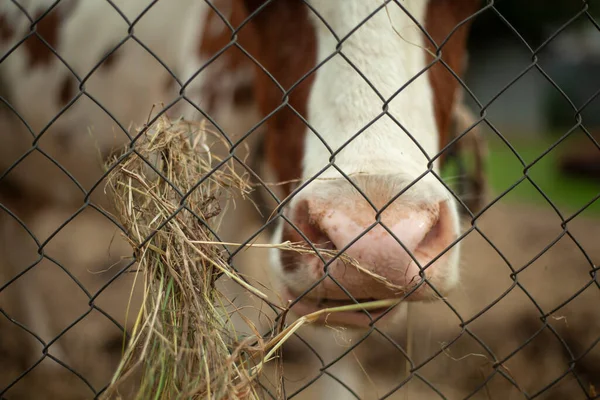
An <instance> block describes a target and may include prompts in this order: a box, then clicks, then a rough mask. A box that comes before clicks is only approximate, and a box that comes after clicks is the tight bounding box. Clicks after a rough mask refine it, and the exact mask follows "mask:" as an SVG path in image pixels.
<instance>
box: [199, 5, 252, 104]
mask: <svg viewBox="0 0 600 400" xmlns="http://www.w3.org/2000/svg"><path fill="white" fill-rule="evenodd" d="M213 4H214V6H215V7H216V8H217V9H218V10H220V11H222V10H224V9H225V5H227V4H229V5H230V6H231V7H232V8H231V14H230V15H229V16H227V15H225V16H226V17H228V22H229V24H231V26H232V27H233V28H234V29H237V28H239V26H240V25H241V24H242V22H243V21H244V19H245V18H246V17H247V13H246V9H245V6H244V4H243V3H242V2H241V1H240V0H232V1H230V2H228V3H224V2H222V1H214V2H213ZM215 26H217V27H219V28H221V29H220V31H219V33H218V34H216V35H215V34H214V32H211V29H214V27H215ZM232 35H233V32H232V31H231V29H230V28H229V27H228V26H227V24H225V22H223V20H222V19H221V17H220V16H219V15H218V14H217V13H216V12H215V11H214V10H211V11H210V12H209V14H208V16H207V19H206V21H205V24H204V31H203V32H202V40H201V43H200V48H199V49H198V52H199V55H200V58H201V59H202V60H206V59H209V58H211V57H213V56H215V55H216V54H217V53H219V52H220V51H222V50H223V49H224V48H226V47H227V46H228V45H229V44H230V43H231V42H232ZM238 44H239V45H240V46H241V47H242V48H243V49H244V50H246V51H247V52H249V53H250V54H252V55H253V56H254V55H255V54H256V53H257V46H258V39H257V36H256V31H255V30H254V24H251V23H250V24H247V25H245V26H244V27H243V28H241V29H240V31H239V32H238ZM218 60H223V61H224V65H223V67H222V69H221V71H220V73H222V74H223V75H227V74H234V73H235V71H236V70H238V69H240V68H243V67H248V68H253V65H254V63H253V62H252V61H251V59H250V58H248V56H246V55H245V54H244V52H243V51H242V50H240V49H239V48H238V47H237V46H231V47H229V48H227V50H225V51H224V52H223V53H221V54H220V55H219V57H218V58H217V59H216V60H215V61H216V62H218ZM224 79H226V78H224ZM212 81H213V82H214V85H211V82H207V87H206V88H205V89H206V93H205V95H206V98H205V100H206V104H207V106H208V109H209V110H210V109H211V108H212V105H213V104H214V102H215V100H216V97H217V96H219V95H220V94H221V93H219V88H220V87H219V82H218V79H213V80H212ZM238 89H240V88H235V89H234V93H233V94H232V95H233V98H234V102H236V101H240V100H243V99H240V98H237V99H236V91H237V90H238ZM245 89H248V87H246V88H245ZM242 90H243V89H242ZM249 90H250V91H252V93H251V94H248V93H245V94H244V93H238V97H239V96H240V94H241V95H242V97H244V96H246V97H254V93H253V88H249Z"/></svg>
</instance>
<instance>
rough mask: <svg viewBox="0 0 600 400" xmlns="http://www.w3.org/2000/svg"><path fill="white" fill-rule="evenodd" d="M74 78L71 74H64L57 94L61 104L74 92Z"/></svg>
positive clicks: (65, 102) (69, 99) (71, 96)
mask: <svg viewBox="0 0 600 400" xmlns="http://www.w3.org/2000/svg"><path fill="white" fill-rule="evenodd" d="M74 81H75V78H73V77H72V76H66V77H65V78H64V79H63V82H62V84H61V86H60V94H59V96H58V101H59V104H60V105H61V106H64V105H66V104H67V103H68V102H69V101H71V99H72V98H73V95H74V94H75V82H74Z"/></svg>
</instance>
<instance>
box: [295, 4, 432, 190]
mask: <svg viewBox="0 0 600 400" xmlns="http://www.w3.org/2000/svg"><path fill="white" fill-rule="evenodd" d="M341 3H343V4H341ZM427 3H428V1H426V0H406V1H403V2H402V4H403V5H404V6H405V7H406V8H407V10H408V11H409V12H410V13H411V14H412V16H413V17H414V18H415V19H416V20H417V21H420V22H423V21H424V18H425V12H426V8H427ZM311 4H312V6H313V7H314V8H315V9H316V11H317V12H318V13H319V14H320V15H321V17H322V18H323V19H324V20H325V21H327V22H328V24H329V25H330V26H331V28H332V29H333V30H334V31H335V33H336V34H337V35H338V37H340V38H341V37H344V36H345V35H347V34H348V33H349V32H350V31H351V30H352V29H354V28H355V27H356V26H357V25H359V24H360V23H361V22H362V21H363V20H365V19H367V18H368V17H369V14H370V13H372V12H373V11H374V10H376V9H377V7H379V6H380V5H381V4H382V2H381V1H379V0H363V1H352V2H348V1H343V2H342V1H341V0H337V1H333V0H312V1H311ZM312 20H313V21H314V24H315V26H316V31H317V38H318V40H317V41H318V62H321V61H322V60H324V59H325V58H327V57H329V56H330V55H331V54H333V53H335V49H336V46H337V45H338V43H337V41H336V39H335V38H334V36H333V35H332V34H331V32H330V31H329V30H328V29H327V28H326V26H325V25H324V24H323V23H322V22H321V21H320V20H319V19H318V18H316V17H314V18H312ZM423 46H424V40H423V34H422V32H421V31H420V30H419V28H418V27H417V25H416V24H415V23H414V22H413V21H412V20H411V19H410V18H409V16H408V15H407V14H406V13H405V12H404V11H403V10H402V9H401V8H400V7H398V6H397V5H396V4H394V3H390V4H389V5H388V6H387V12H386V9H385V8H384V9H381V10H379V11H378V12H377V13H376V14H375V15H373V16H371V17H370V18H368V19H367V21H366V22H365V23H364V24H363V25H362V26H361V27H360V28H358V30H356V31H355V32H354V33H352V34H351V36H350V37H349V38H348V39H347V40H346V41H345V42H344V43H343V44H342V47H341V53H342V54H343V55H344V56H345V57H347V59H348V60H349V61H350V62H351V63H352V64H354V66H355V67H356V68H357V69H358V70H359V71H360V72H361V73H362V74H363V75H364V76H365V78H366V79H368V80H369V82H370V83H371V84H372V85H373V87H374V88H375V89H376V90H377V91H379V93H380V94H381V95H382V96H383V97H384V98H385V99H386V100H387V99H389V98H390V97H391V96H393V95H394V93H396V91H397V90H398V89H399V88H401V87H402V86H403V85H405V84H406V83H407V82H408V81H409V80H411V79H412V78H413V77H414V76H416V75H417V74H418V73H419V72H420V71H421V70H422V69H423V68H424V67H425V65H426V58H425V55H426V52H425V50H423V49H422V47H423ZM432 98H433V94H432V89H431V87H430V84H429V80H428V78H427V75H426V74H423V75H421V76H420V77H419V78H417V79H416V80H415V81H413V82H412V83H411V84H410V85H409V86H407V87H406V88H405V89H404V90H403V91H402V92H401V93H399V94H398V95H397V96H396V97H394V99H393V100H392V101H391V102H390V103H389V113H390V114H391V115H392V116H393V117H394V118H395V119H396V120H397V121H399V122H400V124H402V126H403V127H404V128H405V129H406V130H407V131H408V132H410V134H411V135H412V136H413V137H414V139H415V140H416V141H417V142H418V143H419V144H420V145H421V146H422V147H423V148H424V149H425V151H426V152H427V153H428V154H429V155H430V156H433V155H435V154H436V152H437V150H438V147H439V143H438V133H437V127H436V125H435V116H434V109H433V100H432ZM383 107H384V102H383V101H382V100H381V99H380V98H379V97H378V96H377V94H376V93H375V91H374V90H373V89H372V88H371V87H370V86H369V84H368V83H367V82H366V81H365V79H363V77H361V76H360V74H359V73H358V72H356V70H355V69H354V68H353V67H352V66H351V65H350V63H349V62H348V61H346V60H345V59H344V58H343V56H342V55H336V56H334V57H333V58H332V59H330V60H329V61H327V63H326V64H325V65H323V66H321V67H320V68H319V69H318V71H317V73H316V79H315V82H314V86H313V90H312V93H311V96H310V99H309V107H308V120H309V121H310V123H311V124H312V126H313V127H314V128H315V129H316V131H317V132H318V133H319V134H320V135H321V137H322V138H323V139H324V141H325V142H326V143H327V144H328V145H329V146H330V147H331V148H332V150H334V151H335V150H337V149H338V148H340V146H343V145H344V144H345V143H346V142H347V141H348V140H350V138H351V137H352V136H353V135H355V134H356V133H357V132H358V131H360V130H361V129H363V128H364V127H365V126H366V125H368V124H369V123H370V122H371V121H373V120H374V119H375V118H376V117H377V116H378V115H379V114H381V112H382V109H383ZM329 158H330V153H329V151H328V150H327V148H326V147H325V146H324V145H323V144H322V142H321V140H320V139H319V138H318V137H317V136H316V135H314V134H313V133H312V132H308V134H307V139H306V149H305V158H304V166H303V167H304V168H303V178H304V179H307V178H309V177H311V176H313V175H314V174H315V173H317V172H318V171H319V170H320V169H321V168H323V167H324V166H325V165H327V163H328V162H329ZM335 163H336V165H337V166H338V167H340V168H341V169H342V170H343V171H344V172H345V173H347V174H354V173H368V174H373V175H398V174H401V175H402V180H403V182H402V183H403V184H407V183H409V182H410V181H411V180H412V179H414V178H416V177H417V176H418V175H419V174H421V173H422V172H424V171H425V170H426V166H427V159H426V157H425V156H424V155H423V153H422V152H421V150H420V149H419V148H418V147H417V146H416V145H415V144H414V142H413V140H412V139H411V138H410V137H409V135H407V134H406V133H405V132H404V131H403V129H402V128H401V127H400V126H398V125H397V124H396V123H395V122H394V121H393V120H392V119H391V118H390V117H388V116H383V117H382V118H381V119H379V120H378V121H377V122H375V123H374V124H373V125H371V126H370V127H369V128H367V129H366V130H365V131H364V132H362V133H361V134H360V136H358V137H357V138H355V139H354V140H353V141H352V142H351V143H350V144H349V145H348V146H347V147H345V148H344V149H343V150H342V151H341V152H340V153H339V154H338V155H337V156H336V157H335ZM323 176H324V177H339V176H340V175H339V173H337V172H336V171H335V170H334V169H331V168H330V169H329V170H328V171H327V172H326V173H325V174H324V175H323ZM428 180H429V178H428Z"/></svg>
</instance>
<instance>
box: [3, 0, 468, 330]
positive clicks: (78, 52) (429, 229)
mask: <svg viewBox="0 0 600 400" xmlns="http://www.w3.org/2000/svg"><path fill="white" fill-rule="evenodd" d="M479 7H480V4H479V1H478V0H429V1H426V0H402V1H383V0H361V1H358V0H352V1H348V0H344V1H342V0H306V1H303V0H285V1H283V0H271V1H264V0H214V1H192V0H177V1H171V2H159V1H154V2H148V1H142V0H137V1H131V0H129V1H125V0H120V1H112V2H103V1H95V2H92V1H76V0H63V1H58V2H57V1H54V0H52V1H51V0H15V1H8V2H3V3H2V5H1V6H0V40H1V42H0V81H1V82H2V83H3V84H2V87H1V89H0V95H1V102H2V104H3V105H2V109H0V129H1V130H2V132H1V134H0V165H1V168H2V171H3V172H1V175H0V179H4V180H7V181H8V180H11V181H14V182H18V183H19V184H21V185H23V186H24V187H25V188H26V190H29V193H31V195H32V196H46V197H47V198H49V199H52V201H61V202H79V204H81V202H82V201H83V203H84V204H89V203H92V202H93V201H94V198H95V197H94V196H96V195H97V194H98V193H99V192H101V189H99V187H100V184H99V183H98V179H99V178H100V177H101V176H102V170H101V168H100V165H101V162H100V161H101V160H103V159H104V158H106V157H107V156H108V155H109V154H110V153H111V151H113V150H114V149H115V148H118V146H119V145H121V144H123V143H127V141H128V140H130V139H131V137H132V136H133V134H134V133H133V127H135V126H141V125H143V124H144V123H145V122H148V121H151V120H153V118H156V116H157V115H159V114H161V113H163V112H167V113H169V114H170V115H177V116H179V115H183V116H185V117H186V118H189V119H197V118H204V119H208V120H209V121H210V122H211V123H212V124H214V126H215V127H216V128H217V130H218V131H219V132H221V133H222V134H223V135H226V136H228V137H230V138H232V139H231V142H230V146H229V149H227V150H228V151H229V153H230V154H237V152H238V151H240V148H241V147H242V146H241V144H249V147H250V151H249V152H250V154H251V155H253V154H262V155H263V159H264V161H265V164H264V166H263V167H264V171H267V173H268V174H269V176H271V177H273V178H274V180H275V181H276V182H279V184H278V185H277V188H276V189H273V190H271V191H270V193H271V195H272V196H273V197H275V198H277V203H278V204H277V207H276V209H275V210H273V212H272V213H271V215H270V220H269V221H268V225H270V226H274V233H273V242H274V243H281V242H286V241H290V242H294V243H296V242H300V243H303V244H304V246H305V247H306V248H308V249H312V250H314V251H315V254H310V253H308V254H307V253H304V252H290V251H282V250H281V249H277V248H275V249H273V251H272V254H271V264H272V271H273V275H274V276H275V277H276V280H275V282H276V283H275V285H276V286H277V289H278V291H279V293H280V294H281V296H282V297H283V299H284V301H286V304H287V305H290V306H291V307H292V311H294V312H295V313H296V314H298V315H304V314H309V313H312V312H315V311H318V310H320V309H322V308H325V307H331V306H336V305H344V304H354V303H360V302H365V301H371V300H381V299H389V298H396V299H399V300H400V299H407V300H409V301H413V300H414V301H422V300H428V299H434V298H439V297H443V296H444V295H445V294H446V293H448V292H449V291H450V290H451V289H452V288H454V287H455V286H456V285H457V284H458V282H459V280H460V273H459V256H460V248H459V247H460V239H461V234H460V229H459V209H460V208H461V207H464V204H463V203H462V202H460V201H457V198H456V195H455V194H453V193H452V192H451V191H450V190H449V188H448V187H447V186H446V185H445V184H444V183H443V182H442V180H441V179H440V178H439V175H440V168H441V164H442V163H443V162H444V161H445V153H446V150H447V148H448V147H449V146H450V145H451V144H452V142H453V139H452V134H451V131H452V125H453V118H454V115H455V110H456V109H457V107H458V104H457V102H458V100H457V99H459V97H460V85H461V83H460V82H461V81H460V77H461V76H462V74H463V72H464V68H465V59H466V40H467V32H468V26H469V23H470V21H471V20H472V19H473V17H474V15H476V13H477V10H478V9H479ZM153 105H157V106H156V107H155V108H153V107H152V106H153ZM242 126H243V128H241V127H242ZM234 131H235V133H234ZM261 160H262V159H260V160H258V162H259V161H261ZM250 165H256V164H250ZM263 167H261V168H263ZM246 168H248V165H246ZM255 169H260V168H255ZM260 170H261V171H262V170H263V169H260ZM34 171H35V172H34ZM255 175H256V174H255ZM90 190H91V191H90ZM99 201H101V200H99ZM319 250H325V251H326V252H323V253H322V252H320V251H319ZM332 252H334V253H335V252H337V253H339V254H338V255H336V256H333V258H331V257H330V256H326V254H325V253H327V254H331V253H332ZM342 253H343V254H344V255H345V256H346V257H347V259H350V260H351V262H348V261H347V259H346V258H343V257H342V256H341V254H342ZM387 311H388V310H387V308H383V309H378V310H374V311H373V310H372V311H369V312H366V311H358V312H342V313H335V314H332V315H330V316H328V317H327V318H328V322H329V323H338V324H343V325H350V326H368V325H370V324H373V323H374V322H375V321H376V320H377V319H379V318H380V317H381V316H382V315H383V314H386V312H387Z"/></svg>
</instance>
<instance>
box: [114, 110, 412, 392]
mask: <svg viewBox="0 0 600 400" xmlns="http://www.w3.org/2000/svg"><path fill="white" fill-rule="evenodd" d="M219 138H220V136H219V135H218V134H215V133H213V132H211V131H210V130H208V129H207V128H206V126H205V124H203V123H193V122H187V121H184V120H178V121H171V120H170V119H169V118H167V117H164V116H163V117H161V118H159V119H158V120H157V121H156V122H155V123H154V124H153V125H152V126H149V127H147V128H146V129H145V132H144V133H143V134H142V135H141V136H140V138H139V139H138V140H137V141H136V143H135V145H134V147H133V148H127V149H125V150H124V152H123V153H122V154H121V155H118V156H115V157H113V158H112V159H111V160H109V162H108V164H107V165H108V168H111V169H110V172H109V174H108V175H107V188H108V189H109V190H110V192H111V196H112V197H113V199H114V204H115V209H116V219H117V220H118V221H119V222H120V223H121V225H122V226H123V228H124V230H125V231H126V237H127V239H128V240H129V242H130V244H131V246H132V247H133V249H134V251H135V259H136V261H137V273H139V274H141V276H142V279H143V284H144V298H143V304H142V307H141V309H140V311H139V313H138V315H137V317H136V319H135V325H134V327H133V329H132V331H131V332H127V334H128V335H129V340H128V342H127V345H126V347H125V349H124V354H123V357H122V360H121V363H120V365H119V367H118V369H117V371H116V373H115V375H114V377H113V379H112V382H111V384H110V385H109V387H108V388H107V389H106V391H105V392H104V393H103V398H110V399H112V398H120V397H121V396H120V393H119V387H120V385H121V384H122V383H123V382H125V381H127V379H128V378H131V376H134V375H135V374H140V375H141V377H140V379H139V382H138V383H139V385H136V386H137V387H136V394H135V398H136V399H199V398H202V399H218V400H220V399H228V400H229V399H241V398H243V399H258V398H260V397H261V396H259V394H258V393H257V391H256V387H255V382H256V380H257V379H258V377H259V376H260V373H261V371H262V370H263V367H264V365H265V364H266V363H267V362H269V361H271V360H273V359H275V358H277V356H276V352H277V351H278V350H279V349H280V348H281V346H282V345H283V343H284V342H285V341H286V340H287V339H288V338H290V337H291V336H292V335H293V334H294V333H295V332H296V331H297V330H298V329H300V328H301V327H302V326H303V325H305V324H308V323H312V322H315V321H317V320H318V319H319V318H320V317H321V316H323V315H326V314H329V313H333V312H343V311H361V310H362V311H364V310H371V309H377V308H381V307H391V306H393V305H395V304H397V303H398V302H399V301H398V300H397V299H390V300H379V301H373V302H369V303H361V304H353V305H345V306H340V307H332V308H326V309H322V310H319V311H317V312H314V313H312V314H309V315H305V316H303V317H301V318H299V319H297V320H296V321H294V322H293V323H292V324H290V325H289V326H286V325H285V318H282V319H281V321H280V322H278V323H277V326H273V327H272V328H273V329H272V330H271V332H272V333H271V334H270V336H269V337H262V335H261V334H260V333H259V332H258V329H256V327H254V326H252V325H251V322H250V321H247V320H246V322H247V323H248V324H249V328H250V329H251V330H253V331H254V332H255V336H252V337H248V338H245V339H239V338H237V337H236V335H235V329H234V327H233V324H232V322H231V320H230V314H231V309H230V308H231V307H229V308H228V306H230V305H231V304H232V302H231V301H229V299H227V298H226V297H225V296H224V295H223V294H222V293H220V292H219V291H218V289H217V288H216V287H215V281H216V280H217V278H219V277H220V276H222V275H226V276H227V278H229V279H232V280H234V281H236V282H237V283H238V284H240V285H242V286H243V287H244V288H245V289H246V290H248V291H249V292H251V293H252V294H254V295H255V296H257V297H258V298H260V299H262V300H264V301H266V302H269V303H270V304H271V305H273V306H275V307H278V306H277V305H274V304H273V303H271V302H270V301H269V300H268V298H267V296H266V295H265V294H264V293H263V292H261V291H260V290H259V289H257V288H256V287H254V286H252V285H250V284H249V283H247V282H246V281H245V280H244V279H242V278H241V277H240V276H239V275H238V274H237V273H236V272H235V271H234V270H233V269H232V268H231V267H230V266H229V265H228V263H227V261H226V260H227V253H226V252H225V250H224V247H223V246H224V245H236V244H233V243H220V242H218V241H216V238H215V237H214V235H213V234H212V232H211V229H212V230H214V229H216V228H217V227H218V225H219V222H220V220H219V218H220V217H221V215H222V204H223V199H227V198H228V197H229V196H230V195H232V194H233V193H238V194H241V195H242V196H245V195H247V194H248V193H249V191H250V189H251V186H250V185H249V184H248V181H247V180H246V177H245V176H239V175H238V174H236V172H235V171H234V168H233V161H224V160H222V159H219V158H218V157H216V156H215V154H213V153H212V152H211V148H212V145H214V143H216V142H218V141H219V140H220V139H219ZM216 167H218V168H216ZM226 203H227V202H226V201H225V204H226ZM248 246H257V247H277V248H279V249H281V250H284V251H296V252H301V253H306V252H312V250H310V249H307V248H306V246H305V245H302V244H294V243H289V242H286V243H282V244H279V245H258V244H250V245H248ZM321 253H322V255H325V256H327V257H333V256H334V255H335V252H330V251H328V250H322V251H321ZM330 253H331V254H330ZM342 259H343V260H345V261H348V262H349V263H350V264H351V265H354V266H355V267H356V268H358V269H359V270H361V271H362V272H364V273H365V274H366V275H369V276H371V278H375V279H379V280H381V281H382V282H384V283H385V284H387V285H388V286H390V288H394V289H397V290H398V291H403V290H404V289H405V288H400V287H396V286H394V285H392V284H391V283H390V282H388V281H387V280H386V279H385V278H383V277H379V276H377V275H374V274H373V273H372V272H370V271H367V270H364V269H363V268H361V267H360V266H359V265H358V263H356V262H355V261H354V260H351V259H349V258H347V257H346V256H345V255H342ZM278 308H279V309H280V310H281V311H282V312H283V313H286V312H287V309H286V308H282V307H278ZM234 312H235V310H234ZM284 317H285V316H284ZM274 324H275V323H274Z"/></svg>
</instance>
